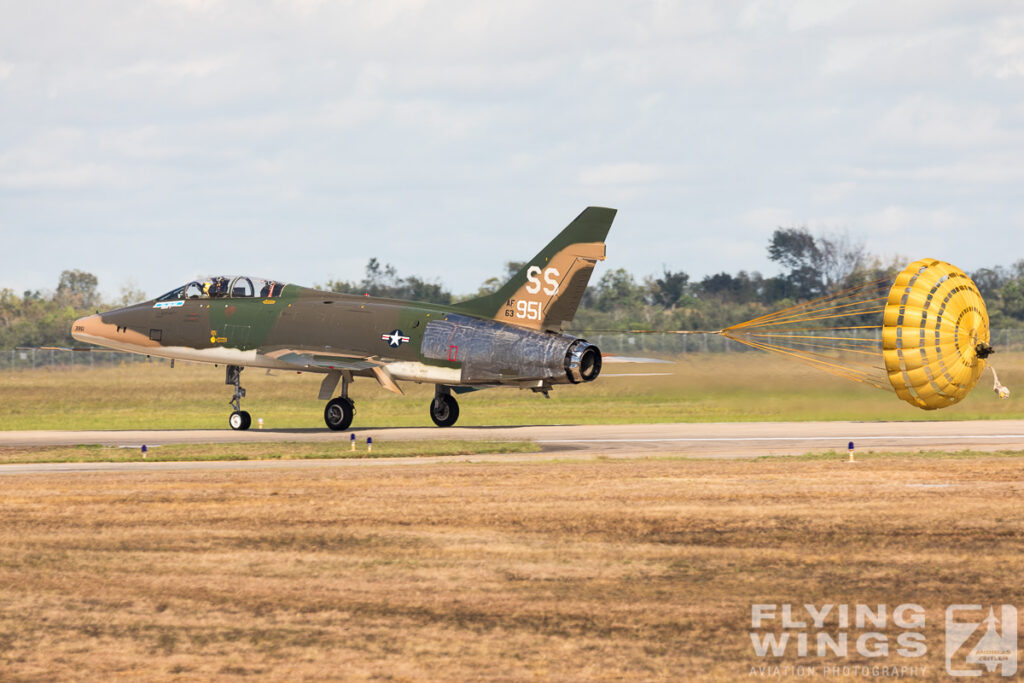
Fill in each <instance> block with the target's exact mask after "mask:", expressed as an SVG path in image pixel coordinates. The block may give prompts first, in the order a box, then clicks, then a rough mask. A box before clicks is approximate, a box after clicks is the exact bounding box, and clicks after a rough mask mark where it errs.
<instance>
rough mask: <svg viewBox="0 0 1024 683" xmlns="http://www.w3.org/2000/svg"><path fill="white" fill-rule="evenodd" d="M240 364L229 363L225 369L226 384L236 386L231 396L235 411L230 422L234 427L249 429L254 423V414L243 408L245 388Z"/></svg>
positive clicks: (229, 419)
mask: <svg viewBox="0 0 1024 683" xmlns="http://www.w3.org/2000/svg"><path fill="white" fill-rule="evenodd" d="M244 369H245V368H243V367H242V366H240V365H229V366H227V367H226V368H225V371H224V384H233V385H234V387H235V393H234V395H233V396H232V397H231V407H232V408H234V412H232V413H231V417H229V418H228V424H229V425H231V428H232V429H238V430H243V429H248V428H249V425H251V424H252V416H251V415H249V413H248V412H247V411H245V410H242V399H243V398H245V389H243V388H242V383H241V376H242V370H244Z"/></svg>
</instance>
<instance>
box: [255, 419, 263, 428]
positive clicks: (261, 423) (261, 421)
mask: <svg viewBox="0 0 1024 683" xmlns="http://www.w3.org/2000/svg"><path fill="white" fill-rule="evenodd" d="M256 422H257V423H259V425H260V429H263V418H262V417H261V418H260V419H258V420H256Z"/></svg>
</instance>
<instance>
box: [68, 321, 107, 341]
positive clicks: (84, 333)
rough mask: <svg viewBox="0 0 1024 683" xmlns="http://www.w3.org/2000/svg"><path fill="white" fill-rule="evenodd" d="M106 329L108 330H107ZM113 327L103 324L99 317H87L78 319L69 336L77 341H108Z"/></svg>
mask: <svg viewBox="0 0 1024 683" xmlns="http://www.w3.org/2000/svg"><path fill="white" fill-rule="evenodd" d="M107 328H110V329H109V330H108V329H107ZM112 331H113V325H110V324H108V323H104V322H103V321H102V320H101V319H100V316H99V315H87V316H85V317H84V318H79V319H78V320H76V321H75V324H74V325H72V326H71V336H72V337H74V338H75V339H77V340H78V341H83V342H92V341H96V340H97V339H109V338H110V336H111V335H110V332H112Z"/></svg>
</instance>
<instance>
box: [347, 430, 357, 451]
mask: <svg viewBox="0 0 1024 683" xmlns="http://www.w3.org/2000/svg"><path fill="white" fill-rule="evenodd" d="M348 440H349V443H351V444H352V447H351V448H350V449H349V450H350V451H354V450H355V449H356V435H355V434H354V433H352V434H349V435H348Z"/></svg>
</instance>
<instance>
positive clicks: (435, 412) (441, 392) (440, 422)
mask: <svg viewBox="0 0 1024 683" xmlns="http://www.w3.org/2000/svg"><path fill="white" fill-rule="evenodd" d="M430 419H431V420H433V421H434V424H436V425H437V426H438V427H451V426H452V425H453V424H455V421H456V420H458V419H459V402H458V401H456V400H455V397H454V396H452V394H451V389H449V388H448V387H446V386H442V385H440V384H439V385H437V388H436V389H434V400H433V401H431V402H430Z"/></svg>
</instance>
